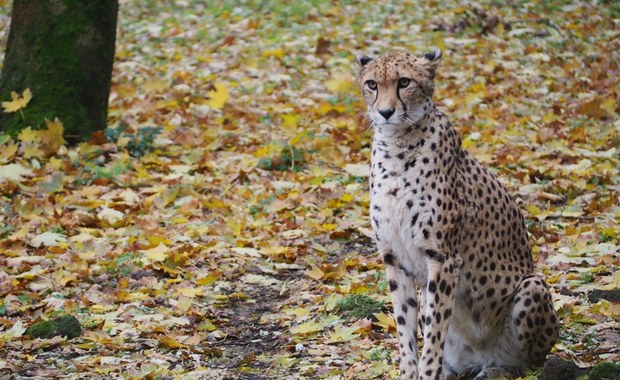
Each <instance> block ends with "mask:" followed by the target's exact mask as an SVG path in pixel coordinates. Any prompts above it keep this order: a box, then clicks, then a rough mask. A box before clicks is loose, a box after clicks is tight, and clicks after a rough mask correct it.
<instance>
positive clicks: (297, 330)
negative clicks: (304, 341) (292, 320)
mask: <svg viewBox="0 0 620 380" xmlns="http://www.w3.org/2000/svg"><path fill="white" fill-rule="evenodd" d="M317 331H323V325H322V324H321V323H318V322H315V321H308V322H304V323H302V324H301V325H298V326H295V327H291V334H294V335H308V334H311V333H314V332H317Z"/></svg>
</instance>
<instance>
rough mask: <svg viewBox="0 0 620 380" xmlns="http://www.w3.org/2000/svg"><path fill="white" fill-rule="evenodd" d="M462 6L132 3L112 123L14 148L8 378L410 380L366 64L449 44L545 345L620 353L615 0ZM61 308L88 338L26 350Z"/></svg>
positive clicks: (4, 310) (444, 72)
mask: <svg viewBox="0 0 620 380" xmlns="http://www.w3.org/2000/svg"><path fill="white" fill-rule="evenodd" d="M205 4H217V5H205ZM459 4H460V2H458V1H456V0H444V1H428V2H426V3H425V5H419V4H417V2H409V1H404V2H403V1H399V2H394V4H386V2H383V1H369V2H366V3H365V4H364V5H363V6H360V5H358V4H356V2H351V1H343V2H341V3H339V2H335V1H327V0H316V1H312V2H296V1H290V2H289V1H280V0H277V1H251V0H250V1H244V2H237V1H232V0H230V1H229V0H226V1H218V2H203V1H189V0H188V1H180V0H179V1H163V2H159V1H121V7H120V14H119V28H118V39H117V47H116V62H115V66H114V75H113V85H112V93H111V102H110V112H109V120H110V123H109V126H110V127H109V128H108V129H107V130H106V131H105V132H102V133H96V134H94V135H93V136H92V137H91V138H90V139H89V141H88V142H87V143H83V144H79V145H77V146H74V147H70V146H65V144H64V142H63V140H62V137H61V132H62V125H61V124H60V123H59V122H50V123H48V124H47V127H44V128H43V129H37V128H34V127H33V128H31V129H26V130H24V131H23V132H22V133H21V134H20V135H19V136H17V138H15V139H11V138H9V137H8V136H3V135H0V239H1V241H0V251H1V252H2V255H0V378H2V379H4V378H7V379H56V378H58V379H61V378H62V379H111V378H122V379H141V378H146V379H289V378H290V379H306V378H307V379H396V378H397V375H398V371H397V364H396V360H395V358H396V351H397V343H396V338H395V328H394V320H393V317H392V315H391V313H390V307H391V304H390V299H389V294H388V289H387V288H388V286H387V283H386V280H385V275H384V272H383V267H382V263H381V261H380V259H379V257H378V256H377V255H376V253H375V247H374V243H373V242H372V240H371V239H370V238H369V235H370V231H369V228H370V225H369V217H368V201H369V196H368V185H367V180H368V178H367V177H368V162H369V144H370V138H371V134H372V131H371V130H370V129H369V128H368V125H367V123H365V121H364V111H365V106H364V105H363V104H362V102H361V97H360V94H359V90H358V88H357V85H356V83H355V74H356V73H355V68H354V65H353V54H354V53H355V52H358V51H360V52H365V53H366V54H368V55H378V54H381V53H384V52H387V51H389V50H391V49H394V48H406V49H410V50H412V51H414V52H416V53H423V52H425V51H427V50H429V49H430V48H432V47H433V46H439V47H440V48H442V49H443V51H444V57H443V58H442V59H443V61H442V64H441V66H440V68H439V71H438V77H437V85H436V87H437V88H436V99H437V101H438V103H439V104H440V105H441V106H442V107H444V108H445V109H446V112H447V113H448V114H449V115H450V117H451V118H452V121H453V124H454V125H456V126H457V129H458V130H459V132H460V133H461V134H462V136H463V143H464V146H465V147H466V148H467V149H468V150H469V151H470V152H472V154H473V155H474V156H476V157H477V158H478V159H479V160H481V161H483V162H484V163H485V164H486V165H487V166H488V167H489V168H490V169H491V171H492V172H494V173H495V174H496V175H497V176H499V178H500V179H501V181H502V182H503V183H504V184H505V185H506V186H507V187H508V188H509V189H510V191H511V193H512V194H514V195H515V197H516V198H517V200H518V202H519V204H520V205H521V207H522V209H523V212H524V214H525V216H526V221H527V226H528V229H529V232H530V241H531V244H532V247H533V255H534V258H535V263H536V270H537V271H538V272H539V273H542V274H543V275H544V276H545V277H546V280H547V282H548V283H549V284H550V286H551V289H552V293H553V299H554V304H555V308H556V310H557V312H558V314H559V316H560V317H561V320H562V326H561V334H560V339H559V341H558V342H557V344H556V346H555V348H554V350H553V354H554V355H555V356H557V357H559V358H563V359H566V360H568V361H570V362H573V363H575V364H577V365H578V366H580V367H590V366H593V365H595V364H597V363H601V362H610V361H611V362H613V361H616V362H617V361H620V346H618V341H620V323H619V319H620V303H619V302H618V299H617V292H618V289H619V288H620V258H619V256H620V255H619V241H620V222H619V219H620V173H619V171H618V168H619V167H620V160H619V155H618V146H619V145H620V132H619V131H620V117H619V114H620V85H619V84H618V79H617V78H618V76H619V74H620V70H619V69H620V68H619V64H618V62H620V6H619V5H618V4H617V3H614V2H613V1H598V2H592V1H588V2H580V1H573V2H570V3H569V4H567V2H565V1H553V0H550V1H543V2H536V1H515V2H511V5H510V6H501V5H499V4H503V2H497V1H479V2H475V3H468V5H467V6H459ZM9 14H10V2H6V1H0V43H1V46H5V43H6V38H7V33H8V25H9V22H10V20H9ZM24 90H25V89H15V91H17V92H19V93H20V94H22V93H23V91H24ZM32 96H33V97H36V96H37V94H36V93H35V94H32ZM2 101H9V99H2ZM20 112H28V107H27V105H25V107H23V109H21V110H20ZM44 125H45V124H44ZM614 291H615V292H616V293H615V294H616V298H615V299H614V298H613V297H614ZM66 314H69V315H73V316H75V317H76V318H77V320H78V321H79V322H80V325H81V326H82V331H81V334H80V336H79V337H77V338H73V339H66V338H64V337H54V338H50V339H29V337H28V336H27V334H26V328H27V327H29V326H31V325H33V324H35V323H37V322H39V321H42V320H50V319H54V318H55V317H58V316H61V315H66ZM535 376H536V372H535V371H533V372H530V373H529V374H528V377H529V378H535Z"/></svg>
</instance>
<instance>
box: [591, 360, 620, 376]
mask: <svg viewBox="0 0 620 380" xmlns="http://www.w3.org/2000/svg"><path fill="white" fill-rule="evenodd" d="M588 378H589V379H590V380H607V379H609V380H614V379H620V366H619V365H618V364H616V363H614V362H603V363H599V364H597V365H595V366H594V367H592V369H590V373H589V374H588Z"/></svg>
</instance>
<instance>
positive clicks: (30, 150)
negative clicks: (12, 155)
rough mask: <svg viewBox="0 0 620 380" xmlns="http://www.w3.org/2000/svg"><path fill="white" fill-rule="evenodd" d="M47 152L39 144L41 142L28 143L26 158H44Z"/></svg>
mask: <svg viewBox="0 0 620 380" xmlns="http://www.w3.org/2000/svg"><path fill="white" fill-rule="evenodd" d="M44 156H45V152H43V150H42V149H41V147H40V146H39V143H36V144H30V145H26V147H25V148H24V158H43V157H44Z"/></svg>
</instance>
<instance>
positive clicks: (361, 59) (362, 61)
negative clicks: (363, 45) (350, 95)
mask: <svg viewBox="0 0 620 380" xmlns="http://www.w3.org/2000/svg"><path fill="white" fill-rule="evenodd" d="M370 61H372V58H370V57H368V56H366V55H364V54H362V53H357V54H355V63H357V66H358V67H359V69H360V70H361V69H363V68H364V67H365V66H366V65H367V64H368V62H370Z"/></svg>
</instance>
